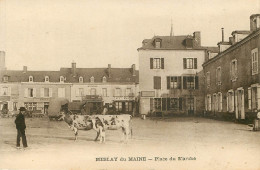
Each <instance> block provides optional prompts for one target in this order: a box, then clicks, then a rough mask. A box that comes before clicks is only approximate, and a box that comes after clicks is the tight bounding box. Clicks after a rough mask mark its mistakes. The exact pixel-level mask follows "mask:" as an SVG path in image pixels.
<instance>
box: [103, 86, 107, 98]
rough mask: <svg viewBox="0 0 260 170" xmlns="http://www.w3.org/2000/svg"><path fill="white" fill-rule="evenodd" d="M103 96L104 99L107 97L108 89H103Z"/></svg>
mask: <svg viewBox="0 0 260 170" xmlns="http://www.w3.org/2000/svg"><path fill="white" fill-rule="evenodd" d="M102 96H104V97H106V96H107V89H106V88H103V89H102Z"/></svg>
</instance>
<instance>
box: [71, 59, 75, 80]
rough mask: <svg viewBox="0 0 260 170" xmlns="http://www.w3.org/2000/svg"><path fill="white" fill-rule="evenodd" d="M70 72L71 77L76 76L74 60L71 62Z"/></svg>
mask: <svg viewBox="0 0 260 170" xmlns="http://www.w3.org/2000/svg"><path fill="white" fill-rule="evenodd" d="M71 73H72V75H73V77H75V76H76V63H75V61H72V63H71Z"/></svg>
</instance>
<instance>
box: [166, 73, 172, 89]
mask: <svg viewBox="0 0 260 170" xmlns="http://www.w3.org/2000/svg"><path fill="white" fill-rule="evenodd" d="M170 81H171V77H169V76H168V77H167V89H170Z"/></svg>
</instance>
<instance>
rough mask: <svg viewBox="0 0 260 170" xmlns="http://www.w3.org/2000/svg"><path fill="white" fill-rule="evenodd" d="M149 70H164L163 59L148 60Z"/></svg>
mask: <svg viewBox="0 0 260 170" xmlns="http://www.w3.org/2000/svg"><path fill="white" fill-rule="evenodd" d="M150 69H164V58H150Z"/></svg>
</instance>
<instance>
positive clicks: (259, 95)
mask: <svg viewBox="0 0 260 170" xmlns="http://www.w3.org/2000/svg"><path fill="white" fill-rule="evenodd" d="M257 109H260V86H257Z"/></svg>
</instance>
